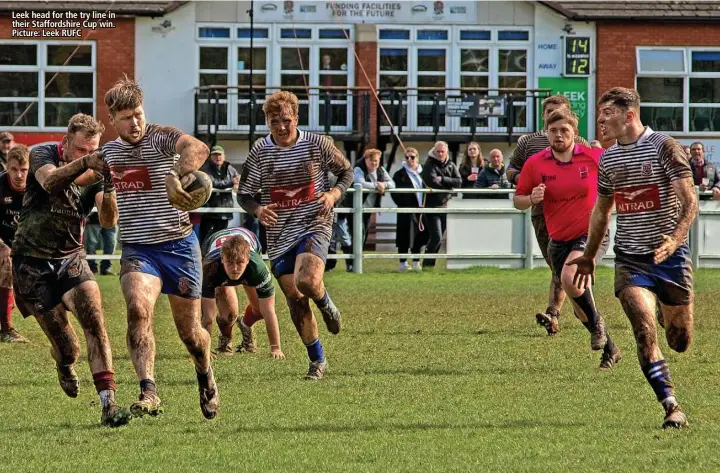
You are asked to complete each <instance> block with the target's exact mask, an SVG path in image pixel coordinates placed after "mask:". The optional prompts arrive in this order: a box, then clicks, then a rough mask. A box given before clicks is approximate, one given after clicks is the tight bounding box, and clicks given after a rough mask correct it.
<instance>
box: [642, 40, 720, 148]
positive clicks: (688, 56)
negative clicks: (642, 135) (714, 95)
mask: <svg viewBox="0 0 720 473" xmlns="http://www.w3.org/2000/svg"><path fill="white" fill-rule="evenodd" d="M647 50H663V51H666V50H673V51H683V58H684V64H683V69H684V71H685V72H682V73H680V72H655V71H641V69H640V53H641V52H642V51H647ZM693 52H718V53H720V47H702V46H687V47H676V46H668V47H663V46H637V47H636V48H635V58H636V65H635V67H636V69H635V88H636V89H637V86H638V79H642V78H679V79H682V81H683V100H682V103H676V102H672V103H670V102H668V103H665V102H643V103H642V107H648V108H660V107H673V108H681V109H682V127H681V129H679V130H656V131H660V132H665V133H674V134H678V135H687V136H707V135H710V136H720V129H719V130H710V131H692V127H691V122H692V119H693V110H697V109H718V110H717V113H718V114H720V103H713V102H710V103H702V102H690V81H691V79H718V80H720V71H718V72H693V71H692V53H693ZM711 114H714V112H711ZM648 125H650V126H651V124H650V123H648Z"/></svg>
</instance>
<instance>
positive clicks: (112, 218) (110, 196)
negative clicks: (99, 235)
mask: <svg viewBox="0 0 720 473" xmlns="http://www.w3.org/2000/svg"><path fill="white" fill-rule="evenodd" d="M95 206H96V207H97V209H98V219H99V220H100V226H101V227H103V228H105V229H110V228H113V227H114V226H115V225H117V221H118V206H117V197H116V195H115V192H110V193H108V192H98V193H97V194H95Z"/></svg>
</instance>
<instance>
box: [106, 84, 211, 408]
mask: <svg viewBox="0 0 720 473" xmlns="http://www.w3.org/2000/svg"><path fill="white" fill-rule="evenodd" d="M105 105H107V107H108V111H109V112H110V123H111V124H112V125H113V126H114V127H115V130H116V131H117V133H118V135H119V138H118V139H116V140H115V141H111V142H108V143H106V144H105V145H104V146H103V153H104V154H105V161H106V162H107V164H108V165H109V166H110V170H111V172H112V178H113V181H114V183H115V187H116V188H117V195H118V197H117V201H118V210H119V220H118V224H119V226H120V241H121V242H122V244H123V252H122V258H121V260H120V285H121V288H122V291H123V295H124V296H125V303H126V305H127V320H128V331H127V345H128V350H129V352H130V358H131V359H132V362H133V365H134V366H135V371H136V373H137V377H138V380H139V381H140V398H139V400H138V401H136V402H134V403H133V404H132V405H131V406H130V409H131V411H132V413H133V415H135V416H142V415H145V414H151V415H157V414H158V413H160V412H161V402H160V398H159V397H158V393H157V388H156V384H155V337H154V334H153V308H154V307H155V302H156V301H157V298H158V297H159V296H160V293H163V294H167V295H168V299H169V301H170V310H171V311H172V315H173V319H174V321H175V326H176V327H177V331H178V334H179V335H180V339H181V340H182V341H183V343H184V344H185V347H186V348H187V350H188V352H189V353H190V356H191V357H192V358H193V361H194V363H195V371H196V374H197V381H198V386H199V389H200V408H201V410H202V413H203V415H204V416H205V418H207V419H212V418H214V417H215V416H216V415H217V410H218V403H219V394H218V389H217V385H216V384H215V379H214V377H213V371H212V367H211V365H210V334H208V333H207V331H206V330H205V329H204V328H202V325H201V323H200V287H201V283H202V275H201V265H202V261H201V258H200V245H199V243H198V240H197V237H196V236H195V234H194V233H193V231H192V226H191V224H190V219H189V217H188V214H187V212H186V210H191V209H193V205H194V203H193V199H192V197H191V196H190V195H189V194H188V193H187V192H186V191H185V190H183V188H182V184H181V183H180V178H181V177H183V176H185V175H187V174H189V173H191V172H193V171H195V170H197V169H198V168H199V167H200V166H201V165H202V164H203V163H204V162H205V159H206V158H207V157H208V154H209V151H208V147H207V146H206V145H205V144H204V143H203V142H201V141H199V140H197V139H196V138H193V137H192V136H190V135H188V134H185V133H183V132H182V131H180V130H178V129H177V128H173V127H167V126H160V125H151V124H149V123H146V122H145V111H144V109H143V92H142V90H141V89H140V86H139V85H138V84H137V83H136V82H135V81H133V80H131V79H128V78H127V77H126V78H124V79H121V80H119V81H118V82H117V83H116V84H115V85H114V86H113V87H112V88H111V89H110V90H108V92H107V93H106V94H105ZM177 155H179V158H178V156H177ZM178 209H181V210H178Z"/></svg>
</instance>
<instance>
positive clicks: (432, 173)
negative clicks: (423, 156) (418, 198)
mask: <svg viewBox="0 0 720 473" xmlns="http://www.w3.org/2000/svg"><path fill="white" fill-rule="evenodd" d="M430 153H431V154H430V155H429V157H428V159H427V161H425V165H424V166H423V170H422V178H423V181H424V182H425V185H426V186H428V187H431V188H433V189H448V190H449V189H457V188H459V187H460V186H461V185H462V178H461V177H460V172H459V171H458V168H457V166H456V165H455V163H454V162H452V161H451V160H450V159H449V158H448V145H447V143H445V142H444V141H438V142H437V143H435V146H433V148H432V150H431V151H430ZM451 197H452V194H450V193H449V192H431V193H430V194H427V196H426V199H425V207H426V208H438V207H447V203H448V201H449V200H450V198H451ZM422 220H423V222H425V228H427V232H428V244H427V248H426V249H425V254H426V255H427V254H434V253H437V252H438V251H439V250H440V245H441V243H442V236H443V233H445V227H446V226H447V215H446V214H425V215H423V218H422ZM434 266H435V259H432V258H430V259H429V258H425V259H423V267H434Z"/></svg>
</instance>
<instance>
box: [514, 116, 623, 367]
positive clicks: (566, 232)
mask: <svg viewBox="0 0 720 473" xmlns="http://www.w3.org/2000/svg"><path fill="white" fill-rule="evenodd" d="M577 126H578V121H577V117H576V116H575V115H574V114H573V113H572V112H571V111H570V110H568V109H565V108H561V109H558V110H556V111H554V112H553V113H552V114H551V115H550V116H549V117H548V119H547V131H548V139H549V141H550V147H549V148H547V149H545V150H543V151H541V152H539V153H537V154H535V155H533V156H531V157H530V158H529V159H528V160H527V162H526V163H525V166H524V167H523V170H522V172H521V173H520V180H519V182H518V187H517V191H516V193H515V197H514V199H513V203H514V205H515V208H517V209H519V210H525V209H527V208H529V207H531V206H533V205H536V204H538V203H539V202H542V203H543V206H544V210H543V212H544V214H545V222H546V223H547V229H548V233H549V235H550V243H549V244H548V248H547V250H548V256H549V259H550V261H551V263H552V271H553V274H554V275H555V276H556V277H557V278H559V279H560V281H561V283H562V286H563V289H564V290H565V292H566V293H567V294H568V295H569V296H570V297H571V298H572V301H573V307H574V309H575V316H576V317H577V318H579V319H580V320H581V321H582V322H583V325H585V327H587V329H588V330H589V331H590V346H591V347H592V349H593V350H600V349H602V350H603V354H602V358H601V361H600V368H601V369H611V368H612V367H613V366H614V364H615V363H617V362H618V361H620V358H621V354H620V350H619V349H618V348H617V347H616V346H615V344H614V343H613V342H612V340H611V339H610V337H609V336H608V335H607V330H606V329H605V324H604V322H603V319H602V316H601V315H600V313H598V311H597V309H596V307H595V300H594V298H593V295H592V291H591V289H590V288H589V287H588V288H587V289H585V288H583V289H578V288H577V287H576V285H575V284H573V279H574V277H575V272H576V270H577V267H576V266H567V265H566V262H567V261H571V260H573V259H575V258H577V257H579V256H581V255H582V254H583V251H584V250H585V245H586V243H587V233H588V228H589V225H590V213H591V212H592V209H593V206H594V205H595V200H597V183H598V162H599V160H600V155H601V154H602V152H603V150H601V149H595V148H590V147H587V146H584V145H581V144H575V136H576V135H577ZM609 243H610V239H609V235H605V239H604V241H603V244H602V248H601V250H600V251H599V252H598V256H597V259H598V260H600V259H602V257H603V256H604V254H605V252H606V251H607V248H608V245H609Z"/></svg>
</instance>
